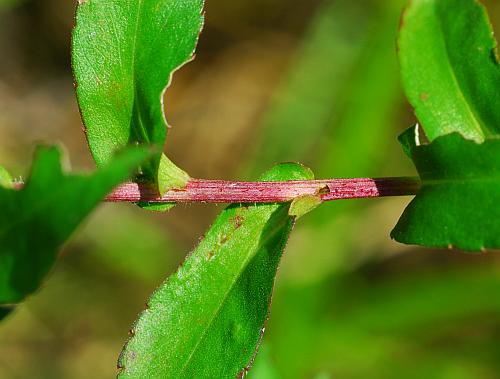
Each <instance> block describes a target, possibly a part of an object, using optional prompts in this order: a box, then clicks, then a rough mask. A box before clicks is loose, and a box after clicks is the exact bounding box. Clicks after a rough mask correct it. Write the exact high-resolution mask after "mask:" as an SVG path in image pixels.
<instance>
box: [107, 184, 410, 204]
mask: <svg viewBox="0 0 500 379" xmlns="http://www.w3.org/2000/svg"><path fill="white" fill-rule="evenodd" d="M419 188H420V182H419V180H418V179H415V178H383V179H327V180H308V181H286V182H229V181H223V180H200V179H192V180H191V181H189V183H188V185H187V186H186V188H184V189H183V190H172V191H169V192H167V193H166V194H165V195H164V196H163V197H160V196H159V195H158V194H157V192H156V191H155V190H154V188H152V187H150V186H147V185H139V184H137V183H126V184H123V185H122V186H120V187H118V188H117V189H116V190H115V191H113V192H112V193H111V194H110V195H109V196H108V197H107V198H106V201H110V202H159V203H195V202H198V203H199V202H201V203H282V202H288V201H292V200H294V199H295V198H298V197H302V196H308V195H319V196H320V197H321V200H323V201H330V200H340V199H360V198H369V197H383V196H406V195H415V194H416V193H417V191H418V189H419Z"/></svg>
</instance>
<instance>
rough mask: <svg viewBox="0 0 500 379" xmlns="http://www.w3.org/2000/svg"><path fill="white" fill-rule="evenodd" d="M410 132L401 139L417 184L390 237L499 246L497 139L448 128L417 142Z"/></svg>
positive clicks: (464, 245)
mask: <svg viewBox="0 0 500 379" xmlns="http://www.w3.org/2000/svg"><path fill="white" fill-rule="evenodd" d="M412 133H413V135H414V137H413V138H412V137H408V135H409V134H410V135H411V134H412ZM414 133H415V132H414V130H409V131H407V132H406V133H405V134H404V135H403V137H402V139H403V140H404V141H405V143H407V144H409V143H413V146H411V147H410V148H411V153H412V158H413V162H414V163H415V165H416V167H417V170H418V172H419V174H420V177H421V179H422V188H421V190H420V191H419V193H418V194H417V196H416V198H415V199H414V200H413V201H412V202H411V204H410V205H409V206H408V208H407V209H406V210H405V212H404V213H403V216H402V217H401V219H400V220H399V222H398V224H397V226H396V228H395V229H394V230H393V231H392V237H393V238H394V239H395V240H397V241H399V242H402V243H406V244H416V245H424V246H429V247H437V248H448V247H449V248H452V247H457V248H459V249H462V250H468V251H481V250H484V249H498V248H500V207H499V204H500V139H499V138H494V139H488V140H486V141H485V142H484V143H482V144H480V145H479V144H476V143H475V142H473V141H469V140H465V139H464V138H463V137H461V136H460V135H459V134H458V133H453V134H451V135H447V136H443V137H438V138H437V139H436V140H434V142H432V143H431V144H429V145H422V146H416V143H415V134H414Z"/></svg>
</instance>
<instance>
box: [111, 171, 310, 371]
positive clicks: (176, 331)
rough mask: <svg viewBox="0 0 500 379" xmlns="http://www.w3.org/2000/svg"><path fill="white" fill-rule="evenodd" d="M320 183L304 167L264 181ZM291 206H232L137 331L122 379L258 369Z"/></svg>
mask: <svg viewBox="0 0 500 379" xmlns="http://www.w3.org/2000/svg"><path fill="white" fill-rule="evenodd" d="M291 179H312V176H311V173H310V170H308V169H305V168H304V167H302V166H299V165H296V164H284V165H279V166H277V167H275V168H274V169H272V170H271V171H269V172H268V173H267V174H265V175H264V176H263V177H262V178H261V180H263V181H279V180H291ZM289 207H290V205H289V204H261V205H253V206H250V205H231V206H229V207H228V208H227V209H226V210H225V211H223V212H222V214H221V215H220V216H219V217H218V218H217V220H216V221H215V223H214V224H213V225H212V227H211V228H210V230H209V231H208V232H207V234H206V236H205V238H204V239H203V240H202V242H201V243H200V244H199V246H198V247H197V248H196V249H195V250H194V252H193V253H191V254H190V256H189V257H188V258H187V260H186V261H185V263H184V264H183V266H182V267H181V268H180V269H179V271H178V272H177V273H176V274H174V275H173V276H171V277H170V278H169V279H168V280H167V282H166V283H165V284H163V285H162V286H161V287H160V288H159V289H158V290H157V291H156V293H155V294H154V295H153V296H152V297H151V299H150V300H149V302H148V305H147V308H146V310H145V311H144V312H143V313H142V314H141V315H140V318H139V320H138V321H137V323H136V324H135V326H134V327H133V329H132V338H131V339H130V340H129V341H128V343H127V345H126V346H125V348H124V350H123V352H122V354H121V357H120V360H119V367H120V368H121V372H120V374H119V377H121V378H153V377H157V378H193V377H208V378H234V377H236V376H237V374H238V373H240V372H243V371H245V370H246V368H247V367H248V366H249V365H250V364H251V363H252V360H253V357H254V354H255V350H256V348H257V347H258V345H259V343H260V340H261V338H262V333H263V327H264V324H265V321H266V319H267V316H268V311H269V304H270V300H271V294H272V289H273V284H274V277H275V275H276V270H277V267H278V264H279V261H280V258H281V254H282V251H283V249H284V247H285V244H286V241H287V240H288V235H289V233H290V231H291V229H292V226H293V224H294V218H293V217H290V216H289V215H288V209H289Z"/></svg>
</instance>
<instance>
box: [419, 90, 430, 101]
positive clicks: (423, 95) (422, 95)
mask: <svg viewBox="0 0 500 379" xmlns="http://www.w3.org/2000/svg"><path fill="white" fill-rule="evenodd" d="M420 100H422V101H427V100H429V94H428V93H425V92H423V93H421V94H420Z"/></svg>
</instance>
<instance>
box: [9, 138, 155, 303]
mask: <svg viewBox="0 0 500 379" xmlns="http://www.w3.org/2000/svg"><path fill="white" fill-rule="evenodd" d="M60 155H61V154H60V151H59V150H58V149H57V148H53V147H52V148H48V147H42V148H39V149H38V150H37V153H36V158H35V162H34V164H33V168H32V171H31V176H30V178H29V179H28V181H27V183H26V185H25V187H24V188H23V189H21V190H15V189H9V188H5V187H0V209H1V210H2V211H1V212H0V305H2V304H14V303H17V302H19V301H21V300H23V298H24V297H26V296H27V295H29V294H31V293H32V292H34V291H35V290H36V289H37V288H38V287H39V286H40V284H41V282H42V280H43V278H44V277H45V276H46V275H47V273H48V272H49V270H50V269H51V267H52V266H53V264H54V261H55V259H56V257H57V252H58V250H59V248H60V247H61V246H62V245H63V243H64V242H65V241H66V240H67V239H68V237H69V236H70V235H71V233H72V232H73V231H74V230H75V229H76V227H77V226H78V225H79V224H80V222H81V221H82V220H83V219H84V218H85V217H86V216H87V215H88V214H89V213H90V212H91V211H92V210H93V209H94V208H95V207H96V206H97V205H98V204H99V202H100V201H101V200H102V199H103V198H104V197H105V196H106V194H107V193H108V192H110V191H111V190H112V189H113V187H115V186H116V185H118V184H119V183H120V182H123V181H125V180H126V179H127V178H128V177H129V176H130V174H131V173H132V172H133V170H134V169H135V167H137V165H139V164H140V163H141V162H142V161H144V160H145V159H146V158H148V156H149V153H148V152H147V151H145V150H139V149H137V148H134V149H132V150H128V151H126V152H124V153H121V154H119V155H118V156H116V157H115V158H114V159H113V160H112V162H110V163H109V164H108V165H106V166H105V167H103V168H102V169H100V170H98V171H97V172H96V173H94V174H92V175H66V174H64V173H63V171H62V169H61V164H60Z"/></svg>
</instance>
